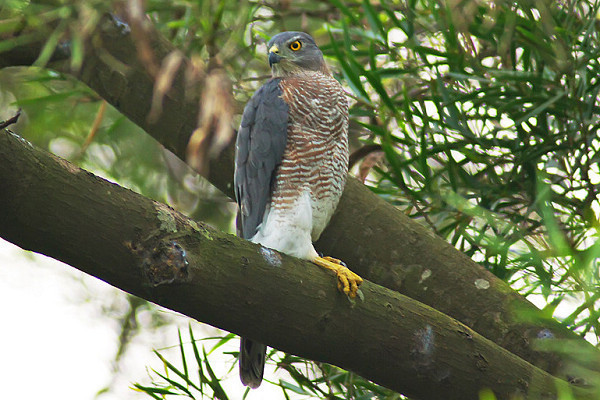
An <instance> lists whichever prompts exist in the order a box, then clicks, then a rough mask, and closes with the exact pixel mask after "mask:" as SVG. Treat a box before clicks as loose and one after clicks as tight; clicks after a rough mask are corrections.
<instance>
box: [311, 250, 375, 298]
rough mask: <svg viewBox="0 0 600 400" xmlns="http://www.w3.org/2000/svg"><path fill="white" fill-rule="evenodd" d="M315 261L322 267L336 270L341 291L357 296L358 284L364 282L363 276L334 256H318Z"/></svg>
mask: <svg viewBox="0 0 600 400" xmlns="http://www.w3.org/2000/svg"><path fill="white" fill-rule="evenodd" d="M313 263H315V264H317V265H318V266H320V267H323V268H327V269H329V270H331V271H334V272H335V273H336V275H337V287H338V290H339V291H340V292H344V293H345V294H346V295H347V296H348V297H350V298H352V299H353V298H355V297H356V293H357V292H358V286H359V285H360V284H361V283H362V281H363V280H362V278H361V277H360V276H358V275H356V274H355V273H354V272H352V271H350V270H349V269H348V267H346V266H344V265H342V262H341V261H340V260H338V259H337V258H333V257H317V258H315V259H314V260H313Z"/></svg>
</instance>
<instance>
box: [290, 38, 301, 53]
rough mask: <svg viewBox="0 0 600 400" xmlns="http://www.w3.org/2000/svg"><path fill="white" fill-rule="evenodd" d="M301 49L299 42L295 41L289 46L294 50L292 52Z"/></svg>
mask: <svg viewBox="0 0 600 400" xmlns="http://www.w3.org/2000/svg"><path fill="white" fill-rule="evenodd" d="M301 48H302V43H301V42H300V41H299V40H296V41H295V42H292V43H291V44H290V49H292V50H294V51H298V50H300V49H301Z"/></svg>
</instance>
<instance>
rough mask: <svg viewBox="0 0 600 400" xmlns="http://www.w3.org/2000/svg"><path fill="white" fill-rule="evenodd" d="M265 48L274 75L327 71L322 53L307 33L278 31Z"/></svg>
mask: <svg viewBox="0 0 600 400" xmlns="http://www.w3.org/2000/svg"><path fill="white" fill-rule="evenodd" d="M267 49H268V51H269V65H270V66H271V70H272V72H273V76H274V77H281V76H289V75H294V74H297V73H301V72H302V71H307V70H308V71H321V72H324V73H329V70H328V69H327V65H326V64H325V60H323V53H321V50H319V48H318V47H317V44H316V43H315V40H314V39H313V38H312V37H311V36H310V35H309V34H308V33H304V32H281V33H278V34H277V35H275V36H273V37H272V38H271V40H270V41H269V43H268V44H267Z"/></svg>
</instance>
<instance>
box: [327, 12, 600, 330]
mask: <svg viewBox="0 0 600 400" xmlns="http://www.w3.org/2000/svg"><path fill="white" fill-rule="evenodd" d="M332 2H333V3H336V4H337V5H338V7H339V8H340V10H341V11H342V12H343V16H342V18H340V19H339V20H338V21H333V22H331V23H330V24H329V25H328V30H329V32H330V35H331V42H330V45H329V46H327V47H325V49H326V51H327V53H328V54H329V55H331V56H333V57H335V58H337V60H338V62H339V66H340V69H341V73H342V76H343V77H344V79H345V81H346V82H347V83H348V85H349V87H350V89H351V90H352V94H353V95H354V97H355V99H356V103H355V104H354V106H353V107H352V114H353V116H354V117H355V121H356V122H357V124H358V125H360V126H361V128H362V129H361V132H362V140H363V142H365V143H372V142H374V143H377V144H379V145H380V149H381V151H382V153H383V155H384V157H385V162H382V163H379V164H378V166H377V167H376V168H375V171H374V172H373V173H372V174H371V175H370V180H371V186H372V188H373V190H374V191H375V192H376V193H378V194H379V195H381V196H384V197H385V198H386V199H388V200H389V201H390V202H392V203H393V204H396V205H398V206H399V207H401V208H402V209H404V210H406V212H407V213H408V214H409V215H411V216H412V217H414V218H420V219H422V220H423V221H424V223H426V224H428V225H429V226H430V227H431V228H432V229H433V230H434V231H435V232H437V233H438V234H439V235H441V236H443V237H445V238H446V239H447V240H449V241H450V242H452V243H453V244H454V245H455V246H456V247H457V248H459V249H460V250H462V251H464V252H466V253H467V254H469V255H470V256H471V257H473V258H474V259H475V260H477V261H479V262H480V263H481V264H483V265H484V266H486V267H487V268H489V269H490V270H491V271H492V272H493V273H494V274H496V275H497V276H499V277H500V278H502V279H504V280H507V281H509V282H511V283H512V284H513V287H515V288H517V289H519V290H521V291H522V292H523V293H524V294H530V293H536V294H541V295H542V296H543V297H544V298H545V299H546V301H547V302H548V306H549V307H551V308H552V309H554V308H555V307H557V306H558V305H559V304H560V303H561V302H562V301H563V300H565V299H569V300H575V301H578V302H581V301H582V300H583V304H585V306H582V307H579V308H577V309H576V310H575V311H574V312H573V313H572V314H571V315H569V316H568V317H567V318H566V319H565V322H566V323H568V324H569V325H571V326H572V327H573V328H580V332H581V333H582V334H585V333H588V332H593V333H594V335H595V336H596V337H597V335H598V334H599V332H598V331H597V328H598V326H597V322H596V321H597V318H596V317H597V315H598V312H597V305H596V300H597V299H598V298H597V296H596V295H595V294H594V292H595V291H594V289H595V288H596V287H597V286H598V263H597V259H598V256H599V255H600V253H599V247H598V245H597V238H598V215H599V213H600V204H599V202H598V189H599V186H598V185H599V183H600V174H599V173H600V170H599V168H598V160H599V159H600V158H599V157H600V153H599V150H600V140H599V139H598V127H599V125H598V122H599V119H598V111H599V106H600V105H599V103H598V98H599V97H598V91H599V90H600V87H599V82H598V76H599V75H600V68H599V64H598V57H597V56H598V52H599V51H600V48H599V46H598V43H599V41H598V39H599V37H598V36H599V35H598V25H599V24H598V20H597V18H596V15H597V13H598V4H597V2H592V1H590V2H587V1H580V2H567V3H566V4H564V6H558V5H556V4H551V3H547V2H535V3H532V2H529V1H519V2H504V1H498V2H471V1H447V2H441V1H428V0H424V1H411V2H407V3H397V2H391V1H384V2H381V3H380V4H377V5H375V4H371V3H369V2H345V3H344V7H342V5H341V4H340V3H339V2H337V1H332ZM363 16H364V17H363Z"/></svg>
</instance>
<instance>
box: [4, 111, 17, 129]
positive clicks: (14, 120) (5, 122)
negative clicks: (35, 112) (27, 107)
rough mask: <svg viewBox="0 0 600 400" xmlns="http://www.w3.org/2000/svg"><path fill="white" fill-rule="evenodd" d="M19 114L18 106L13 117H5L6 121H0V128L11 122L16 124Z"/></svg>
mask: <svg viewBox="0 0 600 400" xmlns="http://www.w3.org/2000/svg"><path fill="white" fill-rule="evenodd" d="M20 116H21V109H20V108H19V109H18V110H17V114H16V115H15V116H14V117H12V118H10V119H7V120H6V121H2V122H0V129H4V128H6V127H8V126H11V125H12V124H16V123H17V121H18V120H19V117H20Z"/></svg>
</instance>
